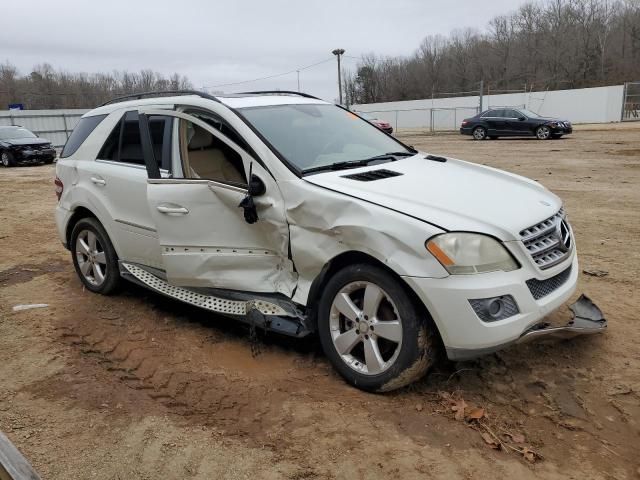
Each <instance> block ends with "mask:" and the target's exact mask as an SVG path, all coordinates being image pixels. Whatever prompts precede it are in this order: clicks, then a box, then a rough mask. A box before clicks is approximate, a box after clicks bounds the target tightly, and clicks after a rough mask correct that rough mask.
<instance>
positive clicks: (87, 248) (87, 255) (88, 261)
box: [76, 230, 107, 287]
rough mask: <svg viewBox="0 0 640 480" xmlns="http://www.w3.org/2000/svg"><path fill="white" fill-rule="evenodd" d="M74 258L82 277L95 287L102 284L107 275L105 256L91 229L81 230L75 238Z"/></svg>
mask: <svg viewBox="0 0 640 480" xmlns="http://www.w3.org/2000/svg"><path fill="white" fill-rule="evenodd" d="M76 258H77V260H78V267H80V272H81V273H82V275H83V276H84V278H85V279H86V280H87V282H89V283H90V284H91V285H95V286H96V287H98V286H100V285H102V283H103V282H104V279H105V277H106V276H107V258H106V255H105V252H104V247H103V246H102V245H101V244H100V240H99V239H98V237H97V235H96V234H95V233H94V232H92V231H91V230H82V231H81V232H80V233H79V234H78V237H77V239H76Z"/></svg>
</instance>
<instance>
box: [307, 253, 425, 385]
mask: <svg viewBox="0 0 640 480" xmlns="http://www.w3.org/2000/svg"><path fill="white" fill-rule="evenodd" d="M365 292H366V293H365ZM365 295H366V296H367V297H368V298H369V299H370V300H371V302H372V303H370V305H371V306H370V307H367V306H365V304H364V298H365ZM343 312H347V315H348V316H347V315H345V314H344V313H343ZM365 312H366V313H368V315H366V314H365ZM381 317H385V318H384V320H381V319H380V318H381ZM354 320H355V321H354ZM398 325H399V328H398ZM376 329H377V330H376ZM363 331H366V333H363ZM383 331H384V334H381V333H380V332H383ZM318 334H319V336H320V342H321V344H322V348H323V350H324V352H325V354H326V355H327V357H328V358H329V361H330V362H331V364H332V365H333V367H334V368H335V369H336V370H337V371H338V373H340V375H341V376H342V377H343V378H344V379H345V380H346V381H347V382H349V383H350V384H351V385H353V386H355V387H357V388H360V389H362V390H366V391H371V392H385V391H389V390H394V389H396V388H400V387H404V386H405V385H408V384H409V383H411V382H413V381H415V380H417V379H418V378H420V377H422V376H423V375H424V374H425V373H426V371H427V370H428V368H429V367H430V366H431V364H432V363H433V361H434V359H435V358H436V354H435V348H434V347H435V341H434V337H433V331H432V330H431V329H430V327H429V326H428V324H427V321H426V318H425V316H424V314H422V313H421V311H420V309H419V308H417V306H416V305H415V303H414V301H413V300H412V299H411V297H410V296H409V295H408V294H407V292H406V290H405V289H404V288H403V286H402V285H401V284H400V283H399V281H398V280H396V279H395V278H394V277H392V276H391V275H390V274H389V273H387V272H386V271H384V270H383V269H381V268H378V267H375V266H372V265H367V264H357V265H350V266H348V267H345V268H344V269H342V270H340V271H339V272H337V273H336V274H335V275H334V276H333V277H332V278H331V279H330V280H329V282H328V283H327V285H326V286H325V288H324V292H323V294H322V297H321V298H320V303H319V307H318Z"/></svg>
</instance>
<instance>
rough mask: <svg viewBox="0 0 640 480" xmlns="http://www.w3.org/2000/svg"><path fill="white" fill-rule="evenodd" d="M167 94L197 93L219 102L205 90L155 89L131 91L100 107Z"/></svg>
mask: <svg viewBox="0 0 640 480" xmlns="http://www.w3.org/2000/svg"><path fill="white" fill-rule="evenodd" d="M168 95H197V96H199V97H202V98H206V99H207V100H213V101H214V102H218V103H220V100H218V99H217V98H216V97H214V96H213V95H209V94H208V93H205V92H200V91H198V90H157V91H153V92H141V93H132V94H130V95H124V96H122V97H117V98H112V99H111V100H109V101H108V102H104V103H103V104H102V105H100V106H101V107H104V106H105V105H111V104H112V103H119V102H124V101H125V100H131V99H136V100H139V99H141V98H153V97H163V96H168Z"/></svg>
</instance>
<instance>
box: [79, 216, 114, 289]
mask: <svg viewBox="0 0 640 480" xmlns="http://www.w3.org/2000/svg"><path fill="white" fill-rule="evenodd" d="M83 245H84V247H83ZM69 247H70V248H71V256H72V259H73V266H74V267H75V269H76V273H77V274H78V277H80V281H82V283H83V284H84V286H85V287H86V288H87V289H88V290H91V291H92V292H94V293H100V294H102V295H109V294H111V293H113V292H114V291H115V290H116V289H117V287H118V286H119V284H120V271H119V269H118V256H117V254H116V251H115V249H114V248H113V244H112V243H111V240H109V236H108V235H107V232H106V231H105V230H104V227H103V226H102V225H101V224H100V222H99V221H98V220H96V219H95V218H92V217H88V218H83V219H81V220H79V221H78V223H76V224H75V226H74V227H73V231H72V232H71V241H70V243H69Z"/></svg>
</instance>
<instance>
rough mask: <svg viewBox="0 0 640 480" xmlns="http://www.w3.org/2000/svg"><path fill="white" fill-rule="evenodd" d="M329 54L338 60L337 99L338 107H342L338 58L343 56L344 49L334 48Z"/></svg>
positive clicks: (340, 73)
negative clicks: (338, 101)
mask: <svg viewBox="0 0 640 480" xmlns="http://www.w3.org/2000/svg"><path fill="white" fill-rule="evenodd" d="M331 53H333V54H334V55H335V56H336V57H337V58H338V99H339V100H340V105H342V72H341V68H340V57H341V56H342V55H344V48H336V49H335V50H333V51H332V52H331Z"/></svg>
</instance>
